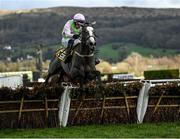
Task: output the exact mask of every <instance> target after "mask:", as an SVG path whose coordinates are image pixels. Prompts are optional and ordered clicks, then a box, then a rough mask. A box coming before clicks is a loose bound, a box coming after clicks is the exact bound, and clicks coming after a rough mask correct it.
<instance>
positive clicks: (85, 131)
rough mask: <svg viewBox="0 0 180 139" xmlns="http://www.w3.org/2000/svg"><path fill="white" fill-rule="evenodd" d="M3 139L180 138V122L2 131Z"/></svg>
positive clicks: (0, 135) (0, 131)
mask: <svg viewBox="0 0 180 139" xmlns="http://www.w3.org/2000/svg"><path fill="white" fill-rule="evenodd" d="M0 137H1V138H32V137H33V138H38V137H41V138H133V137H136V138H180V122H173V123H143V124H107V125H86V126H80V125H79V126H68V127H65V128H38V129H1V130H0Z"/></svg>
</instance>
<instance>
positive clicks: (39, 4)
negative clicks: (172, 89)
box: [0, 0, 180, 10]
mask: <svg viewBox="0 0 180 139" xmlns="http://www.w3.org/2000/svg"><path fill="white" fill-rule="evenodd" d="M59 6H78V7H121V6H128V7H146V8H180V0H0V10H22V9H33V8H49V7H59Z"/></svg>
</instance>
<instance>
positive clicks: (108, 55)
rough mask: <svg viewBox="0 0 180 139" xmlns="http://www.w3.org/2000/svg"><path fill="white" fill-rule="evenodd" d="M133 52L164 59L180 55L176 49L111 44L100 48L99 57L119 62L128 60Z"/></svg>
mask: <svg viewBox="0 0 180 139" xmlns="http://www.w3.org/2000/svg"><path fill="white" fill-rule="evenodd" d="M132 52H137V53H139V54H141V55H142V56H146V57H150V56H154V57H162V56H173V55H176V54H180V51H179V50H174V49H160V48H147V47H146V48H145V47H142V46H138V45H135V44H131V43H110V44H106V45H103V46H100V48H99V57H100V58H102V59H105V60H108V61H109V60H110V61H113V62H117V61H120V60H122V59H124V58H126V57H127V56H128V55H130V54H131V53H132Z"/></svg>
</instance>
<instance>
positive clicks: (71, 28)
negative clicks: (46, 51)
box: [62, 13, 86, 57]
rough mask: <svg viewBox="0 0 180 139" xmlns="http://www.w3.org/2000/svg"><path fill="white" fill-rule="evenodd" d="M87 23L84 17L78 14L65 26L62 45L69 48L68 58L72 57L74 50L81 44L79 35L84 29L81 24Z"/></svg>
mask: <svg viewBox="0 0 180 139" xmlns="http://www.w3.org/2000/svg"><path fill="white" fill-rule="evenodd" d="M85 21H86V20H85V17H84V15H83V14H81V13H77V14H75V15H74V17H73V19H71V20H68V21H67V22H66V24H65V25H64V28H63V31H62V36H63V38H62V45H63V46H64V47H66V48H67V50H66V53H67V57H68V55H70V53H71V50H72V48H73V47H74V46H76V45H77V44H79V43H81V41H80V39H79V35H80V32H81V29H82V27H81V25H80V24H82V23H85Z"/></svg>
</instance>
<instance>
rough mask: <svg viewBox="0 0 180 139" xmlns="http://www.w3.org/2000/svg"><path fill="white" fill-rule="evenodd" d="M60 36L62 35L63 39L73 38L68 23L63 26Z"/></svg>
mask: <svg viewBox="0 0 180 139" xmlns="http://www.w3.org/2000/svg"><path fill="white" fill-rule="evenodd" d="M62 35H63V36H64V37H67V38H72V37H73V35H74V34H73V33H71V27H70V23H69V22H67V23H66V24H65V25H64V28H63V32H62Z"/></svg>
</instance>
